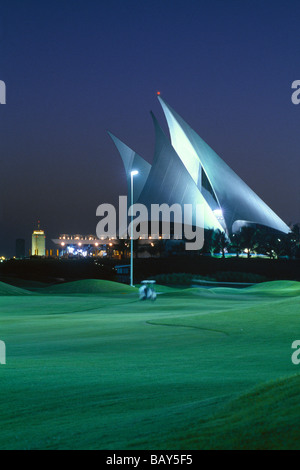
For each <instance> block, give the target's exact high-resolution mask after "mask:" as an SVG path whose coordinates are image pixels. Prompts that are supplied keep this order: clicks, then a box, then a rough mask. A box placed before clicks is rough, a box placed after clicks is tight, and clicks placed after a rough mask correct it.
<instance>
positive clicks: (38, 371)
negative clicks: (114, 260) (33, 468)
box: [0, 281, 300, 450]
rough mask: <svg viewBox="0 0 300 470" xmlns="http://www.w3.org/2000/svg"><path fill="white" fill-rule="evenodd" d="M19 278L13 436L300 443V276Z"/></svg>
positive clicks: (8, 379)
mask: <svg viewBox="0 0 300 470" xmlns="http://www.w3.org/2000/svg"><path fill="white" fill-rule="evenodd" d="M0 287H3V286H1V285H0ZM9 287H11V286H9ZM5 289H6V288H5ZM5 289H4V288H3V289H2V291H0V339H1V340H3V341H5V342H6V346H7V365H6V366H0V380H1V394H2V400H1V402H0V418H1V428H0V449H165V450H168V449H187V450H191V449H208V448H214V449H217V448H226V449H230V448H241V449H244V448H245V449H246V448H247V449H249V448H250V449H252V448H253V449H254V448H255V449H256V448H293V449H294V448H297V449H300V431H299V430H298V423H299V418H300V409H299V405H298V401H299V392H298V391H299V382H300V376H299V375H296V376H295V374H297V373H298V371H299V373H300V366H295V365H293V364H292V362H291V355H292V349H291V344H292V342H293V341H294V340H296V339H300V337H299V334H298V331H297V326H298V325H299V313H300V312H299V300H300V290H299V283H292V282H289V281H288V282H283V281H282V282H275V283H264V284H260V285H259V286H254V287H250V288H247V289H243V290H235V289H227V288H226V289H225V288H219V289H218V288H214V289H184V290H176V289H160V288H158V290H159V291H163V292H162V293H160V294H159V296H158V299H157V301H156V302H155V303H152V302H139V301H138V300H137V297H138V296H137V289H132V288H130V287H128V286H124V285H120V284H114V283H111V282H108V281H80V282H75V283H70V284H69V285H68V284H64V285H59V286H51V287H47V288H43V289H41V290H40V292H39V295H37V294H34V295H30V293H29V292H27V294H28V295H4V294H3V293H2V294H1V292H4V293H5V292H7V293H8V294H9V292H11V289H9V288H7V289H6V290H5ZM16 292H19V290H17V291H16ZM25 292H26V291H25ZM23 294H24V293H23Z"/></svg>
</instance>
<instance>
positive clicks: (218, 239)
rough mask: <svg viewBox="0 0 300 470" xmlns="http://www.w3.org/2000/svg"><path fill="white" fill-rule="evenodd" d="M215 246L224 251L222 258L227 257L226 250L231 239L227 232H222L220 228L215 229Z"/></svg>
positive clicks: (216, 248)
mask: <svg viewBox="0 0 300 470" xmlns="http://www.w3.org/2000/svg"><path fill="white" fill-rule="evenodd" d="M212 240H213V246H214V248H215V250H218V252H219V253H220V251H221V253H222V258H225V251H226V249H227V248H228V247H229V245H230V241H229V238H228V236H227V235H226V233H225V232H222V231H221V230H220V229H217V230H214V233H213V237H212Z"/></svg>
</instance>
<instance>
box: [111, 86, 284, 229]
mask: <svg viewBox="0 0 300 470" xmlns="http://www.w3.org/2000/svg"><path fill="white" fill-rule="evenodd" d="M158 100H159V102H160V104H161V106H162V109H163V112H164V114H165V117H166V120H167V123H168V127H169V131H170V137H171V142H170V140H169V138H168V137H167V136H166V135H165V133H164V132H163V130H162V128H161V127H160V125H159V123H158V121H157V120H156V118H155V117H154V115H153V114H152V118H153V122H154V128H155V136H156V145H155V152H154V159H153V164H152V165H150V164H149V163H148V162H147V161H146V160H144V159H143V158H142V157H141V156H140V155H138V154H137V153H136V152H135V151H134V150H132V149H131V148H130V147H128V146H127V145H126V144H124V143H123V142H121V141H120V140H119V139H118V138H117V137H115V136H114V135H112V134H111V133H109V135H110V136H111V138H112V139H113V141H114V143H115V145H116V147H117V149H118V151H119V153H120V155H121V158H122V160H123V164H124V167H125V171H126V176H127V182H128V184H129V182H130V174H131V172H132V170H137V171H138V172H139V176H138V177H137V178H136V179H135V193H134V203H138V204H144V205H145V206H146V207H147V208H148V211H150V206H151V204H159V205H161V204H168V205H169V206H171V205H173V204H180V205H181V206H182V207H183V206H184V205H185V204H192V205H193V207H194V206H196V205H201V206H202V208H203V213H204V227H203V228H206V229H219V230H221V231H223V232H225V233H226V234H227V235H228V236H229V237H230V236H231V235H232V234H233V233H235V232H238V231H239V230H240V229H241V227H244V226H253V227H264V228H267V229H272V230H276V231H278V232H283V233H288V232H290V229H289V227H288V226H287V225H286V224H285V223H284V222H283V221H282V220H281V219H280V218H279V217H278V215H276V214H275V213H274V212H273V211H272V209H271V208H270V207H269V206H268V205H267V204H266V203H265V202H264V201H262V199H261V198H260V197H259V196H258V195H257V194H256V193H255V192H254V191H253V190H252V189H250V188H249V186H247V184H246V183H245V182H244V181H243V180H242V179H241V178H240V177H239V176H238V175H237V174H236V173H235V172H234V171H233V170H232V169H231V168H230V167H229V166H228V165H227V164H226V163H225V162H224V160H222V158H220V157H219V156H218V155H217V154H216V152H214V150H212V148H211V147H210V146H209V145H208V144H207V143H206V142H204V140H202V139H201V137H200V136H199V135H198V134H197V133H196V132H195V131H194V130H193V129H192V128H191V127H190V126H189V125H188V124H187V123H186V122H185V121H184V120H183V119H182V118H181V117H180V116H179V115H178V114H177V113H176V112H175V111H174V110H173V109H172V108H171V107H170V106H169V105H168V104H167V103H166V102H165V101H164V100H163V99H162V98H161V96H160V92H158ZM193 225H194V226H196V225H197V221H196V219H193Z"/></svg>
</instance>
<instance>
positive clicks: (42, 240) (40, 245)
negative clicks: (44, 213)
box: [31, 221, 46, 256]
mask: <svg viewBox="0 0 300 470" xmlns="http://www.w3.org/2000/svg"><path fill="white" fill-rule="evenodd" d="M31 254H32V256H45V255H46V235H45V232H44V230H41V228H40V221H38V229H37V230H34V231H33V234H32V250H31Z"/></svg>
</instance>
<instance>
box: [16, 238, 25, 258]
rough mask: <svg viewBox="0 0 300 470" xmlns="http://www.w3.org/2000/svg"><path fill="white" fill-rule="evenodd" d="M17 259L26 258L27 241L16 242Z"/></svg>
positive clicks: (20, 239)
mask: <svg viewBox="0 0 300 470" xmlns="http://www.w3.org/2000/svg"><path fill="white" fill-rule="evenodd" d="M16 258H17V259H23V258H25V240H23V238H18V239H17V240H16Z"/></svg>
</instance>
